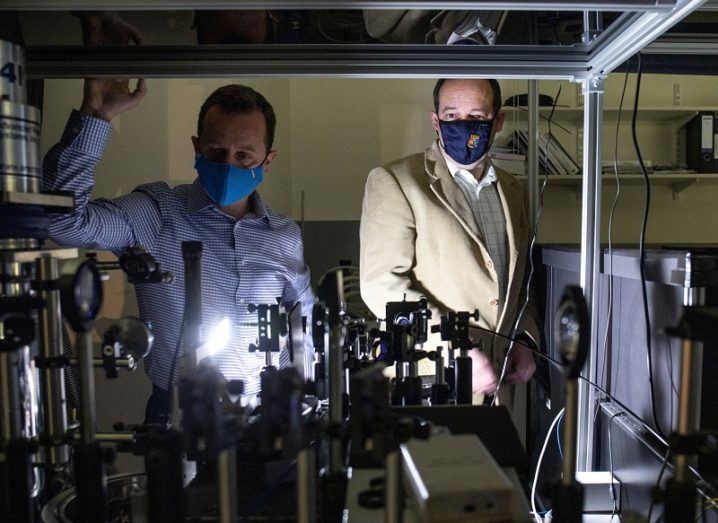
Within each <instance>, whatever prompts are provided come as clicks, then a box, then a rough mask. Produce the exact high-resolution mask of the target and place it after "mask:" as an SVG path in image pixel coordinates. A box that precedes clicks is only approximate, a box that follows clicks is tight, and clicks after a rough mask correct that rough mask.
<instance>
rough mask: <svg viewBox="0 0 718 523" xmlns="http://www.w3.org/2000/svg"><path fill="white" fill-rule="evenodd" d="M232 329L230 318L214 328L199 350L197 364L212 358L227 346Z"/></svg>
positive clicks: (223, 319) (224, 319)
mask: <svg viewBox="0 0 718 523" xmlns="http://www.w3.org/2000/svg"><path fill="white" fill-rule="evenodd" d="M230 328H231V324H230V323H229V318H226V317H225V318H222V320H220V322H219V323H218V324H217V325H215V326H214V328H213V329H212V330H211V331H210V332H209V335H208V336H207V341H205V342H204V343H203V344H202V345H201V346H200V347H199V348H198V349H197V362H200V361H202V360H203V359H205V358H211V357H212V356H214V355H215V354H217V353H218V352H219V351H221V350H222V349H223V348H224V347H225V345H227V342H228V341H229V333H230Z"/></svg>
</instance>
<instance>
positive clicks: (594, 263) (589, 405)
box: [576, 77, 603, 471]
mask: <svg viewBox="0 0 718 523" xmlns="http://www.w3.org/2000/svg"><path fill="white" fill-rule="evenodd" d="M583 100H584V113H583V195H582V204H581V280H580V281H581V287H582V288H583V293H584V296H585V298H586V303H587V305H588V315H589V318H590V320H591V321H590V336H591V338H590V339H591V344H590V350H589V353H588V357H587V358H586V365H585V367H584V369H583V372H582V374H583V375H584V376H586V377H587V378H588V379H590V380H592V381H594V383H595V380H596V374H597V372H596V368H597V351H598V312H599V303H598V300H599V285H600V260H601V137H602V131H603V129H602V127H603V78H598V77H595V78H588V79H587V80H585V81H584V82H583ZM594 397H595V394H594V391H593V390H592V388H591V387H590V386H589V385H588V383H586V382H584V381H581V383H580V384H579V389H578V442H577V451H578V452H577V457H578V459H577V461H576V470H579V471H583V470H592V468H593V456H594V445H593V442H594V426H593V420H594V414H595V410H596V404H595V402H594Z"/></svg>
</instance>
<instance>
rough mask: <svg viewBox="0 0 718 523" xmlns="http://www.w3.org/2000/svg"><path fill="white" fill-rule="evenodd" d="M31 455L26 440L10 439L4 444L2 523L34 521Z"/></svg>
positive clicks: (0, 511)
mask: <svg viewBox="0 0 718 523" xmlns="http://www.w3.org/2000/svg"><path fill="white" fill-rule="evenodd" d="M31 454H32V451H31V450H30V446H29V442H28V441H27V440H26V439H12V440H10V441H8V442H7V443H6V444H5V461H4V462H0V467H1V470H2V487H3V488H2V497H0V503H2V506H1V509H0V520H2V521H8V522H15V521H17V522H23V523H24V522H26V521H34V518H33V510H32V482H33V478H32V464H31V462H30V455H31Z"/></svg>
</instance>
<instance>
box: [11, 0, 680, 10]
mask: <svg viewBox="0 0 718 523" xmlns="http://www.w3.org/2000/svg"><path fill="white" fill-rule="evenodd" d="M675 4H676V0H593V1H588V2H581V1H577V0H551V1H547V2H542V1H540V0H520V1H513V2H512V1H510V0H503V1H495V0H494V1H492V0H403V1H402V0H206V1H200V0H3V2H2V4H1V6H0V9H6V10H7V9H13V10H51V11H62V10H68V9H72V10H78V9H79V10H81V9H115V10H141V11H147V10H162V9H476V10H480V9H493V10H512V11H555V10H561V11H586V10H591V11H664V10H670V9H672V8H673V6H674V5H675Z"/></svg>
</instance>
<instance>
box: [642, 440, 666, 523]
mask: <svg viewBox="0 0 718 523" xmlns="http://www.w3.org/2000/svg"><path fill="white" fill-rule="evenodd" d="M670 457H671V449H668V452H666V457H665V458H663V465H661V471H660V472H659V473H658V479H656V486H655V487H653V490H654V492H651V504H650V505H648V516H647V517H646V521H647V522H648V523H651V516H652V515H653V506H654V505H655V504H656V494H657V492H656V491H657V490H658V489H659V488H661V479H663V473H664V472H665V471H666V466H667V465H668V460H669V459H670Z"/></svg>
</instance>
